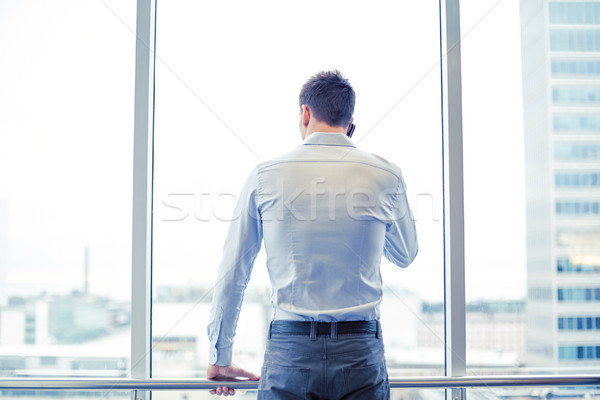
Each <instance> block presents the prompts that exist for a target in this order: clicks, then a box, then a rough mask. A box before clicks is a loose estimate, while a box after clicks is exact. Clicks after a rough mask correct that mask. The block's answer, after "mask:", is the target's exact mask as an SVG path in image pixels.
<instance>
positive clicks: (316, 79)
mask: <svg viewBox="0 0 600 400" xmlns="http://www.w3.org/2000/svg"><path fill="white" fill-rule="evenodd" d="M355 100H356V95H355V93H354V89H352V86H351V85H350V82H348V79H346V78H344V76H343V75H342V73H341V72H340V71H338V70H333V71H322V72H319V73H317V74H315V75H314V76H312V77H311V78H310V79H309V80H308V81H306V83H305V84H304V85H303V86H302V90H300V107H302V105H303V104H305V105H307V106H308V107H309V108H310V109H311V111H312V114H313V116H314V117H315V118H316V119H317V120H319V121H321V122H325V123H326V124H327V125H330V126H343V127H347V126H348V125H349V124H350V121H351V120H352V114H353V113H354V102H355Z"/></svg>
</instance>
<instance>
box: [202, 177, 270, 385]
mask: <svg viewBox="0 0 600 400" xmlns="http://www.w3.org/2000/svg"><path fill="white" fill-rule="evenodd" d="M257 173H258V171H257V169H256V168H255V169H254V170H253V171H252V173H251V174H250V176H249V177H248V179H247V180H246V184H245V185H244V188H243V189H242V192H241V194H240V197H239V199H238V202H237V205H236V208H235V212H234V217H233V219H232V221H231V224H230V226H229V231H228V233H227V238H226V240H225V245H224V246H223V258H222V261H221V264H220V266H219V273H218V278H217V283H216V285H215V288H214V292H213V301H212V307H211V312H210V323H209V325H208V338H209V340H210V349H209V364H211V366H210V367H209V371H208V373H209V374H211V373H214V372H215V371H229V369H231V370H232V371H233V370H234V369H235V368H238V367H235V365H233V364H232V347H233V337H234V336H235V329H236V325H237V321H238V317H239V313H240V309H241V306H242V299H243V296H244V290H245V289H246V285H247V284H248V280H249V279H250V274H251V272H252V266H253V264H254V260H255V258H256V255H257V254H258V252H259V250H260V247H261V242H262V224H261V220H260V213H259V210H258V202H257V187H258V175H257ZM232 365H233V366H234V367H235V368H229V369H226V368H221V367H228V366H232ZM216 367H220V368H216ZM239 370H241V369H239ZM211 371H212V372H211ZM235 371H237V369H235ZM241 371H243V370H241ZM238 372H239V371H238ZM247 377H249V376H247ZM250 378H251V379H252V377H250Z"/></svg>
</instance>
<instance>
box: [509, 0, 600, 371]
mask: <svg viewBox="0 0 600 400" xmlns="http://www.w3.org/2000/svg"><path fill="white" fill-rule="evenodd" d="M520 11H521V35H522V65H523V107H524V136H525V158H526V161H525V169H526V171H525V173H526V197H527V208H526V210H527V279H528V300H527V312H528V317H527V321H528V326H527V364H528V365H529V366H534V367H535V366H539V367H542V366H544V367H556V366H581V367H585V366H592V365H594V364H595V365H597V363H598V360H600V1H549V0H521V2H520Z"/></svg>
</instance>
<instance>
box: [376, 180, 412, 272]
mask: <svg viewBox="0 0 600 400" xmlns="http://www.w3.org/2000/svg"><path fill="white" fill-rule="evenodd" d="M392 213H393V218H392V220H391V221H390V222H389V223H388V225H387V227H386V233H385V244H384V248H383V255H384V256H385V258H387V259H388V260H389V261H390V262H392V263H394V264H396V265H397V266H399V267H402V268H405V267H408V266H409V265H410V263H411V262H412V261H413V260H414V259H415V257H416V256H417V252H418V244H417V230H416V228H415V221H414V219H413V215H412V212H411V211H410V207H409V205H408V199H407V196H406V185H405V184H404V180H403V179H402V176H399V177H398V188H397V190H396V193H395V194H394V199H393V211H392Z"/></svg>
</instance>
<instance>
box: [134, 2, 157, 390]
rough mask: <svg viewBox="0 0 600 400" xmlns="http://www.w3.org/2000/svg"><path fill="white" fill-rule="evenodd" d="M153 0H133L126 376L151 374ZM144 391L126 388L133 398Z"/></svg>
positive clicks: (140, 376)
mask: <svg viewBox="0 0 600 400" xmlns="http://www.w3.org/2000/svg"><path fill="white" fill-rule="evenodd" d="M155 5H156V3H155V0H137V20H136V45H135V108H134V135H133V218H132V243H131V246H132V249H131V250H132V252H131V258H132V263H131V361H130V362H131V367H130V368H131V378H140V379H147V378H150V377H151V361H152V360H151V346H152V338H151V317H152V313H151V306H152V304H151V301H152V296H151V293H152V278H151V277H152V269H151V268H152V265H151V260H152V258H151V257H152V139H153V123H152V121H153V105H154V41H155V37H154V30H155ZM149 393H150V392H145V391H140V392H137V391H136V392H135V393H132V397H134V398H136V399H144V398H149V397H150V396H149Z"/></svg>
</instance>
